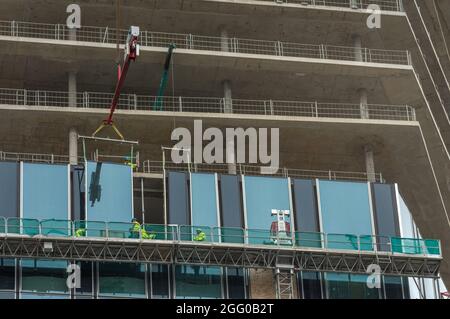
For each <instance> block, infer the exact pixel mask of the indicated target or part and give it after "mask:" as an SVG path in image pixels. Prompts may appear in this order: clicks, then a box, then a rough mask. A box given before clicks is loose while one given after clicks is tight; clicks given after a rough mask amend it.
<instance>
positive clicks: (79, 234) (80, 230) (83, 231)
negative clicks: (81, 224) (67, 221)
mask: <svg viewBox="0 0 450 319" xmlns="http://www.w3.org/2000/svg"><path fill="white" fill-rule="evenodd" d="M84 236H86V229H84V228H78V229H77V230H76V231H75V237H84Z"/></svg>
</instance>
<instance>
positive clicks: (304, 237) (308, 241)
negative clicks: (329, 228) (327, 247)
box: [295, 232, 323, 248]
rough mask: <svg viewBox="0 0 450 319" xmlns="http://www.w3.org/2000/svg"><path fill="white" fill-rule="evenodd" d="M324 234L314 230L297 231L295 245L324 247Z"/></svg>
mask: <svg viewBox="0 0 450 319" xmlns="http://www.w3.org/2000/svg"><path fill="white" fill-rule="evenodd" d="M322 243H323V234H322V233H314V232H296V233H295V246H298V247H310V248H322V245H323V244H322Z"/></svg>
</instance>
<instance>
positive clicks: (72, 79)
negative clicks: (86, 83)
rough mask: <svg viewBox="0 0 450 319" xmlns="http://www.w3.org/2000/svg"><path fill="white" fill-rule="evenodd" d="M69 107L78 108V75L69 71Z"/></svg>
mask: <svg viewBox="0 0 450 319" xmlns="http://www.w3.org/2000/svg"><path fill="white" fill-rule="evenodd" d="M67 82H68V92H69V96H68V101H69V107H77V73H76V72H75V71H69V75H68V80H67Z"/></svg>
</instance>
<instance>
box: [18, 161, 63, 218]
mask: <svg viewBox="0 0 450 319" xmlns="http://www.w3.org/2000/svg"><path fill="white" fill-rule="evenodd" d="M68 178H69V176H68V167H67V166H66V165H47V164H32V163H23V218H34V219H38V220H45V219H60V220H67V219H69V212H68V204H69V195H68V188H69V180H68Z"/></svg>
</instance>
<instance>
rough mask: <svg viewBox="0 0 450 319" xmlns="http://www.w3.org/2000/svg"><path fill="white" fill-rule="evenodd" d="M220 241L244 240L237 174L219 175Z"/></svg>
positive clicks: (237, 241) (233, 241) (240, 196)
mask: <svg viewBox="0 0 450 319" xmlns="http://www.w3.org/2000/svg"><path fill="white" fill-rule="evenodd" d="M220 207H221V210H220V212H221V226H222V229H221V235H222V236H221V241H222V242H227V243H243V242H244V231H243V230H242V228H243V227H244V215H243V213H242V194H241V187H240V182H239V176H236V175H220Z"/></svg>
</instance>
